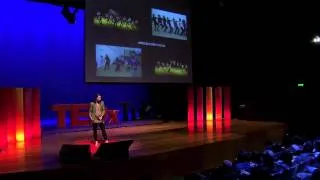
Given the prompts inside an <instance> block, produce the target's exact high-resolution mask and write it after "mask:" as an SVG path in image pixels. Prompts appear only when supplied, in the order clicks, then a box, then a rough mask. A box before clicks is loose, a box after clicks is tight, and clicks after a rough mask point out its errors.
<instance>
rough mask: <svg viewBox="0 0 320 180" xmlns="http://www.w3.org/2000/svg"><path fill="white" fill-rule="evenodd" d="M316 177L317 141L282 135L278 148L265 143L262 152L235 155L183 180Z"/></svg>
mask: <svg viewBox="0 0 320 180" xmlns="http://www.w3.org/2000/svg"><path fill="white" fill-rule="evenodd" d="M319 177H320V138H314V139H303V138H301V137H298V136H294V137H290V136H289V135H286V136H285V138H284V140H283V142H282V143H281V144H276V143H271V142H268V143H267V144H266V148H265V150H264V151H263V152H245V151H242V152H239V153H238V155H237V157H236V158H235V160H233V161H229V160H225V161H224V162H223V163H222V165H221V166H220V167H218V168H216V169H212V170H208V171H205V172H202V173H196V174H192V175H190V176H186V177H185V179H199V180H200V179H219V180H236V179H238V180H242V179H243V180H244V179H272V180H281V179H283V180H287V179H297V180H313V179H314V180H315V179H319Z"/></svg>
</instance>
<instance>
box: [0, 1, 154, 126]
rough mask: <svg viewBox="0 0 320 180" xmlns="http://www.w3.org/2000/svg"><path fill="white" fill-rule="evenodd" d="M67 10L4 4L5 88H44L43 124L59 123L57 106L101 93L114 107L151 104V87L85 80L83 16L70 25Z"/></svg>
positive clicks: (0, 35) (0, 30)
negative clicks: (57, 120)
mask: <svg viewBox="0 0 320 180" xmlns="http://www.w3.org/2000/svg"><path fill="white" fill-rule="evenodd" d="M61 9H62V7H58V6H53V5H50V4H42V3H34V2H28V1H26V0H9V1H3V2H1V6H0V77H1V78H0V86H1V87H39V88H40V89H41V119H42V123H43V124H51V125H53V124H55V121H45V120H47V119H55V117H56V116H55V113H53V112H52V111H51V110H50V107H51V105H52V104H56V103H85V102H89V101H90V100H92V98H93V97H94V96H95V94H96V93H101V94H102V95H103V96H104V99H105V102H106V104H107V105H108V106H109V107H110V108H119V104H118V103H119V102H120V101H128V102H131V103H134V104H135V105H136V106H139V104H140V102H142V101H145V100H148V88H147V85H138V84H99V85H98V84H86V83H85V82H84V12H83V11H79V12H78V16H77V23H76V24H75V25H70V24H68V23H67V21H66V20H65V19H64V17H63V16H62V15H61V13H60V12H61Z"/></svg>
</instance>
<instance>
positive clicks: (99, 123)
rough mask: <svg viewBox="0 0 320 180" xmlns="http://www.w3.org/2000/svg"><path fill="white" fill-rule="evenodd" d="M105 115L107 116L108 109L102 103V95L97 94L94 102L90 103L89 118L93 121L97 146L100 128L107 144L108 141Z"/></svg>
mask: <svg viewBox="0 0 320 180" xmlns="http://www.w3.org/2000/svg"><path fill="white" fill-rule="evenodd" d="M105 114H106V107H105V105H104V102H103V101H102V97H101V95H100V94H97V95H96V98H95V100H94V102H91V103H90V109H89V117H90V119H91V121H92V127H93V139H94V141H95V144H98V127H99V128H100V130H101V133H102V136H103V139H104V140H105V142H107V141H108V137H107V132H106V126H105V121H104V118H105Z"/></svg>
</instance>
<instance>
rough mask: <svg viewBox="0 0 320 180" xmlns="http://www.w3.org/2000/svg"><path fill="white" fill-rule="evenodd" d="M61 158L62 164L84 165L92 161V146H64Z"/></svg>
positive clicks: (60, 153)
mask: <svg viewBox="0 0 320 180" xmlns="http://www.w3.org/2000/svg"><path fill="white" fill-rule="evenodd" d="M59 158H60V162H61V163H66V164H69V163H83V162H88V161H90V160H91V152H90V145H72V144H64V145H62V147H61V149H60V152H59Z"/></svg>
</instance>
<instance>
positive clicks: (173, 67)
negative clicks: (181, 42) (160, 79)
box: [154, 60, 188, 76]
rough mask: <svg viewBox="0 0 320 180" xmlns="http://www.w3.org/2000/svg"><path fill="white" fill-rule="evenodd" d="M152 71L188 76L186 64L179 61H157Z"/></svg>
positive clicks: (161, 73)
mask: <svg viewBox="0 0 320 180" xmlns="http://www.w3.org/2000/svg"><path fill="white" fill-rule="evenodd" d="M154 73H155V74H156V75H160V76H161V75H172V76H188V65H186V64H183V63H181V62H179V61H175V60H171V61H168V62H163V61H157V62H156V65H155V68H154Z"/></svg>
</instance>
